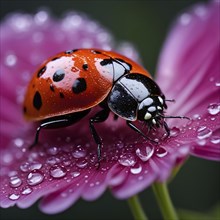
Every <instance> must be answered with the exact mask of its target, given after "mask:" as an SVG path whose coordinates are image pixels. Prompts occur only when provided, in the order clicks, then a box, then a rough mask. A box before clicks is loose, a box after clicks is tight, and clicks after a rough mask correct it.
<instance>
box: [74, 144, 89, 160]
mask: <svg viewBox="0 0 220 220" xmlns="http://www.w3.org/2000/svg"><path fill="white" fill-rule="evenodd" d="M72 155H73V157H74V158H76V159H78V158H82V157H85V156H86V149H85V148H84V147H82V146H81V145H78V146H77V147H76V149H74V150H73V152H72Z"/></svg>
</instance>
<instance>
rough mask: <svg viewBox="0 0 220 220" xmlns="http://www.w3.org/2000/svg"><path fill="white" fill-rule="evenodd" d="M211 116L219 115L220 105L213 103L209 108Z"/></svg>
mask: <svg viewBox="0 0 220 220" xmlns="http://www.w3.org/2000/svg"><path fill="white" fill-rule="evenodd" d="M208 112H209V114H210V115H217V114H218V113H219V112H220V103H212V104H210V105H209V106H208Z"/></svg>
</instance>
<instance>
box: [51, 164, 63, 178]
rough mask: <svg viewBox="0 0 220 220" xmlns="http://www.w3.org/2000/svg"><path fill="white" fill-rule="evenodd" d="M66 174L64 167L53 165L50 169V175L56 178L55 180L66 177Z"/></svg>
mask: <svg viewBox="0 0 220 220" xmlns="http://www.w3.org/2000/svg"><path fill="white" fill-rule="evenodd" d="M66 173H67V170H66V168H65V167H61V166H58V165H53V166H52V167H51V168H50V175H51V176H52V177H53V178H56V179H58V178H62V177H64V176H66Z"/></svg>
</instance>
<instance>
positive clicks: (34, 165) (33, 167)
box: [29, 162, 43, 171]
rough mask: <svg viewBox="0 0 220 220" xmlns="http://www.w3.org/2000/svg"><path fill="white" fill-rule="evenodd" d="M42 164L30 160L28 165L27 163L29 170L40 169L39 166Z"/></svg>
mask: <svg viewBox="0 0 220 220" xmlns="http://www.w3.org/2000/svg"><path fill="white" fill-rule="evenodd" d="M42 166H43V165H42V164H41V163H39V162H32V163H30V165H29V170H30V171H31V170H40V169H41V168H42Z"/></svg>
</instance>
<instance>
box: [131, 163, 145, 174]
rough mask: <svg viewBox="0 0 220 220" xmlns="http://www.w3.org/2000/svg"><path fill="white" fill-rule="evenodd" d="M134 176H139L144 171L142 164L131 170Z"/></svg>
mask: <svg viewBox="0 0 220 220" xmlns="http://www.w3.org/2000/svg"><path fill="white" fill-rule="evenodd" d="M130 171H131V173H132V174H139V173H141V171H142V166H141V164H135V165H134V166H133V167H131V169H130Z"/></svg>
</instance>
